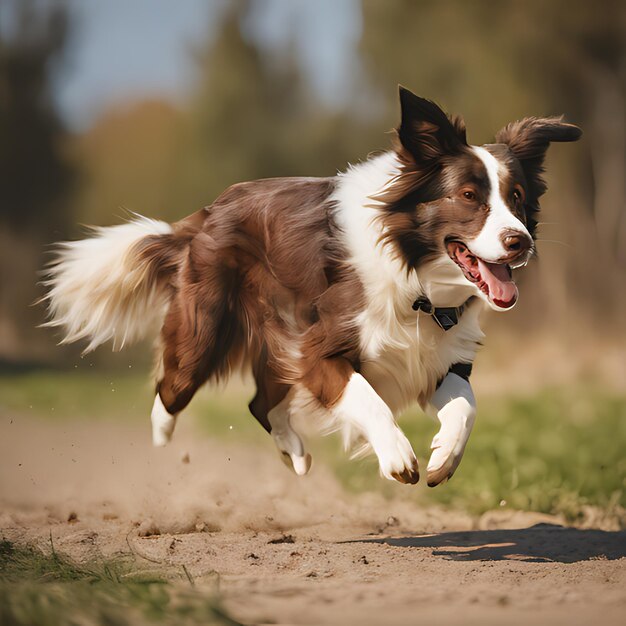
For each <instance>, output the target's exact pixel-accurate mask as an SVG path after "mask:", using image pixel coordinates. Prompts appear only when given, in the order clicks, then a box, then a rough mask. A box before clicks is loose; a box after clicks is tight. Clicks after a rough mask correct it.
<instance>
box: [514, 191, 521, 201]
mask: <svg viewBox="0 0 626 626" xmlns="http://www.w3.org/2000/svg"><path fill="white" fill-rule="evenodd" d="M521 199H522V192H521V191H520V190H519V189H517V188H516V189H513V200H515V202H519V201H520V200H521Z"/></svg>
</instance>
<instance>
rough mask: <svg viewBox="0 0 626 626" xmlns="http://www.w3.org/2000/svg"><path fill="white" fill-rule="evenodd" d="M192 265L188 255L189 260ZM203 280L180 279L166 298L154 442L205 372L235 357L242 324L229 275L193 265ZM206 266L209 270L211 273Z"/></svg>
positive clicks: (220, 373) (217, 370)
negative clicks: (166, 309)
mask: <svg viewBox="0 0 626 626" xmlns="http://www.w3.org/2000/svg"><path fill="white" fill-rule="evenodd" d="M189 264H190V265H191V261H190V262H189ZM192 269H193V270H194V271H195V272H196V273H200V272H202V275H203V276H204V277H205V278H206V279H207V280H206V284H204V283H203V284H202V285H201V286H200V287H201V288H198V284H196V283H191V282H188V283H183V286H182V287H181V288H180V290H179V291H178V292H177V293H176V295H175V297H174V299H173V300H172V302H171V304H170V309H169V311H168V313H167V316H166V318H165V323H164V325H163V329H162V332H161V336H162V344H163V363H162V373H161V376H160V377H159V380H158V382H157V395H156V398H155V400H154V406H153V408H152V416H151V417H152V435H153V443H154V445H156V446H162V445H165V444H166V443H167V442H168V441H169V440H170V439H171V437H172V434H173V431H174V427H175V425H176V417H177V416H178V414H179V413H180V412H181V411H182V410H183V409H184V408H185V407H186V406H187V405H188V404H189V402H190V401H191V399H192V398H193V396H194V394H195V393H196V391H197V390H198V389H199V387H201V386H202V385H203V384H204V383H205V382H206V381H207V380H208V379H209V378H216V379H219V378H220V377H224V376H226V375H227V374H228V373H229V371H230V367H231V365H232V362H233V361H236V360H237V359H238V356H239V355H238V349H239V351H240V348H241V346H240V344H241V330H240V325H239V319H238V316H237V313H236V301H235V299H234V298H232V297H230V293H229V292H230V289H229V287H230V285H229V284H228V282H227V279H228V278H229V276H228V275H227V274H226V272H224V271H222V272H221V274H220V273H219V268H218V269H216V268H213V267H211V268H207V267H206V265H205V266H201V267H198V266H197V265H196V266H193V268H192ZM209 272H210V274H209Z"/></svg>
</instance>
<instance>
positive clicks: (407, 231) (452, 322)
mask: <svg viewBox="0 0 626 626" xmlns="http://www.w3.org/2000/svg"><path fill="white" fill-rule="evenodd" d="M400 108H401V122H400V124H399V126H398V128H397V129H396V130H397V137H396V138H395V140H394V145H393V147H392V149H390V150H389V151H387V152H383V153H379V154H377V155H374V156H370V157H369V158H368V159H367V160H366V161H364V162H362V163H359V164H358V165H355V166H350V167H349V168H348V169H347V171H345V172H344V173H340V174H338V175H336V176H333V177H329V178H273V179H264V180H257V181H254V182H243V183H237V184H235V185H233V186H231V187H229V188H228V189H227V190H226V191H224V192H223V193H222V195H220V196H219V197H218V198H217V199H216V200H215V201H214V202H213V203H212V204H211V205H210V206H207V207H206V208H204V209H202V210H200V211H198V212H196V213H194V214H192V215H190V216H188V217H186V218H184V219H182V220H181V221H178V222H176V223H173V224H171V225H170V224H167V223H165V222H162V221H157V220H153V219H148V218H144V217H141V216H136V217H135V218H133V219H132V220H130V221H129V222H128V223H125V224H122V225H118V226H113V227H106V228H95V229H94V230H93V233H92V237H90V238H88V239H85V240H81V241H74V242H66V243H62V244H60V247H59V248H58V250H57V253H56V256H55V257H54V259H53V261H52V262H51V264H50V265H49V267H48V276H47V280H46V281H45V284H46V285H47V287H48V291H47V293H46V295H45V296H44V300H46V301H47V305H48V313H49V321H48V322H47V325H48V326H53V327H56V326H60V327H62V328H63V329H64V338H63V340H62V343H67V342H73V341H77V340H83V339H87V340H88V345H87V347H86V351H89V350H92V349H94V348H95V347H96V346H98V345H100V344H102V343H104V342H106V341H109V340H112V341H113V347H114V349H116V348H121V347H123V346H124V345H125V344H127V343H129V342H130V341H133V340H135V339H138V338H141V337H143V336H146V335H149V334H150V333H151V332H152V331H151V329H154V331H155V332H157V333H158V332H159V329H160V343H159V348H158V367H157V369H158V372H157V382H156V396H155V400H154V406H153V409H152V415H151V419H152V429H153V443H154V444H155V445H156V446H161V445H165V444H166V443H167V442H168V441H169V440H170V438H171V436H172V434H173V431H174V427H175V424H176V419H177V417H178V415H179V414H180V412H181V411H183V410H184V409H185V407H186V406H187V405H188V404H189V402H190V400H191V399H192V397H193V396H194V394H195V392H196V391H197V389H198V388H199V387H200V386H202V385H203V384H204V383H206V382H207V381H209V382H216V381H220V380H223V379H226V378H228V376H229V375H230V374H231V372H233V371H234V370H238V369H243V370H244V371H250V372H251V373H252V375H253V377H254V381H255V383H256V395H255V396H254V398H253V399H252V401H251V402H250V404H249V409H250V412H251V413H252V415H253V416H254V417H255V418H256V419H257V420H258V421H259V422H260V424H261V425H262V426H263V427H264V428H265V430H266V431H267V432H268V433H270V434H271V436H272V437H273V438H274V441H275V443H276V445H277V447H278V450H279V451H280V453H281V454H282V455H283V457H284V460H285V462H286V463H287V464H288V465H289V466H290V467H291V468H292V469H293V470H294V471H295V473H296V474H299V475H302V474H306V473H307V472H308V471H309V469H310V467H311V456H310V454H309V453H308V452H307V451H306V449H305V445H304V442H303V438H302V436H301V434H299V433H298V432H297V423H298V422H299V421H301V420H303V419H304V420H315V421H316V423H317V424H318V425H320V426H321V427H322V428H323V429H324V430H326V431H333V430H339V431H341V432H342V435H343V439H344V442H345V445H346V447H355V448H358V450H359V451H365V450H368V449H373V451H374V453H375V454H376V456H377V458H378V463H379V466H380V473H381V475H382V476H384V477H385V478H388V479H395V480H397V481H399V482H401V483H407V484H415V483H417V481H418V480H419V470H418V462H417V459H416V457H415V454H414V452H413V449H412V447H411V444H410V443H409V441H408V440H407V438H406V437H405V435H404V434H403V432H402V431H401V430H400V428H399V427H398V425H397V423H396V419H395V416H397V415H398V414H399V413H400V412H401V411H403V410H404V409H406V408H407V407H408V405H410V404H411V403H415V402H417V403H418V404H419V405H420V406H421V407H422V409H423V410H424V411H425V412H427V413H431V414H432V415H433V416H434V417H436V418H437V419H438V420H439V422H440V424H441V427H440V430H439V432H438V433H437V434H436V436H435V437H434V439H433V442H432V454H431V457H430V460H429V462H428V466H427V482H428V485H429V486H435V485H438V484H440V483H442V482H445V481H446V480H447V479H449V478H450V477H451V476H452V474H453V473H454V472H455V470H456V469H457V466H458V465H459V462H460V461H461V458H462V456H463V452H464V449H465V446H466V443H467V441H468V437H469V436H470V433H471V430H472V426H473V423H474V420H475V416H476V403H475V399H474V395H473V393H472V388H471V386H470V383H469V378H470V373H471V368H472V362H473V361H474V357H475V355H476V351H477V348H478V347H479V345H480V344H481V340H482V339H483V333H482V332H481V329H480V325H479V314H480V312H481V311H482V310H483V309H485V308H490V309H493V310H496V311H507V310H510V309H511V308H512V307H513V306H514V305H515V303H516V301H517V298H518V290H517V287H516V285H515V282H514V281H513V278H512V270H513V269H515V268H519V267H521V266H523V265H525V264H526V263H527V261H528V260H529V259H530V258H531V257H532V256H533V253H534V251H535V233H536V229H537V220H538V212H539V198H540V196H541V195H542V194H543V193H544V192H545V191H546V184H545V182H544V180H543V179H542V173H543V163H544V157H545V154H546V150H547V148H548V146H549V144H550V143H551V142H555V141H560V142H563V141H575V140H577V139H578V138H579V137H580V135H581V131H580V129H579V128H578V127H576V126H574V125H572V124H568V123H565V122H564V121H563V118H562V117H550V118H534V117H530V118H525V119H522V120H520V121H516V122H513V123H511V124H509V125H508V126H506V127H505V128H503V129H502V130H500V131H499V132H498V133H497V135H496V143H493V144H488V145H484V146H481V147H477V146H472V145H469V144H468V143H467V139H466V130H465V125H464V122H463V121H462V119H461V118H460V117H448V116H447V115H446V114H445V113H444V112H443V111H442V109H441V108H439V106H437V105H436V104H435V103H434V102H432V101H430V100H426V99H424V98H420V97H418V96H416V95H415V94H413V93H411V92H410V91H409V90H407V89H405V88H402V87H400Z"/></svg>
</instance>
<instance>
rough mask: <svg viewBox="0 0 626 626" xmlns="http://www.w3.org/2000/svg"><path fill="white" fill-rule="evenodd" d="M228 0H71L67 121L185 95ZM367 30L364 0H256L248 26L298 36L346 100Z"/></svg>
mask: <svg viewBox="0 0 626 626" xmlns="http://www.w3.org/2000/svg"><path fill="white" fill-rule="evenodd" d="M13 1H14V2H19V1H20V0H13ZM54 1H55V0H39V1H38V2H36V4H47V3H48V4H49V3H51V2H54ZM227 2H228V0H67V4H68V5H69V7H70V10H71V17H72V22H71V25H72V30H71V39H70V45H69V47H68V50H67V53H66V59H65V60H66V63H65V64H64V72H63V74H61V75H60V76H59V78H58V80H57V83H56V97H57V101H58V104H59V108H60V111H61V114H62V117H63V118H64V120H65V122H66V123H67V125H68V126H69V127H70V128H71V129H72V130H75V131H81V130H85V129H87V128H89V127H90V126H91V125H92V124H93V123H94V122H95V120H96V119H97V118H98V117H99V116H100V115H101V114H102V113H103V112H104V110H106V109H107V108H108V107H109V106H111V105H112V104H115V103H118V102H122V101H128V100H132V99H139V98H144V97H151V96H158V97H165V98H168V99H172V100H174V101H176V100H178V101H181V100H182V99H183V98H184V96H185V94H186V93H188V91H189V89H191V87H192V86H193V82H194V63H193V60H192V56H191V51H192V49H193V47H194V45H199V44H200V43H201V42H204V41H206V39H207V37H211V36H213V35H215V33H216V32H217V30H218V28H219V24H220V19H221V16H222V14H223V11H224V8H225V7H226V5H227ZM1 4H4V3H0V21H4V22H5V25H7V24H9V26H10V13H9V11H8V10H7V8H8V9H10V5H11V0H9V1H8V2H7V3H6V4H4V11H2V6H1ZM0 27H1V25H0ZM5 27H7V26H5ZM361 28H362V24H361V13H360V6H359V2H358V0H341V1H337V0H315V2H311V1H309V0H253V13H252V17H251V19H250V21H249V23H247V24H246V25H245V30H244V34H245V36H247V37H250V38H251V39H253V40H256V41H258V42H259V43H261V44H262V45H264V46H267V47H268V48H270V49H273V50H280V49H281V46H282V45H283V44H285V43H286V42H288V41H289V40H293V41H295V44H296V49H297V51H298V54H299V57H300V61H301V63H302V67H303V69H304V71H305V72H306V74H307V75H308V77H309V78H310V80H311V83H312V85H313V87H314V89H315V90H316V91H317V93H318V94H319V95H320V97H321V98H322V99H323V100H324V101H325V102H327V103H328V104H331V105H333V104H335V105H339V104H341V103H342V89H341V87H342V84H343V83H344V82H346V81H350V79H351V77H352V76H353V74H354V72H355V71H356V69H355V67H356V60H355V47H356V45H357V43H358V39H359V36H360V33H361ZM345 91H346V90H343V93H345Z"/></svg>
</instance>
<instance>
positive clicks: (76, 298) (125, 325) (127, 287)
mask: <svg viewBox="0 0 626 626" xmlns="http://www.w3.org/2000/svg"><path fill="white" fill-rule="evenodd" d="M92 232H93V236H92V237H90V238H88V239H83V240H81V241H71V242H64V243H61V244H59V248H58V250H57V254H56V258H55V259H54V260H53V261H52V262H51V263H50V265H49V267H48V270H47V272H46V276H47V280H45V281H44V285H46V286H47V287H49V291H48V294H47V295H46V296H44V298H43V300H44V301H47V303H48V313H49V321H48V322H47V323H46V324H44V326H60V327H62V328H63V330H64V338H63V339H62V341H61V343H71V342H73V341H77V340H79V339H87V340H88V341H89V344H88V345H87V347H86V348H85V352H90V351H91V350H93V349H94V348H96V347H97V346H99V345H100V344H102V343H104V342H105V341H108V340H109V339H112V340H113V349H114V350H119V349H121V348H122V347H123V346H124V345H125V344H127V343H130V342H131V341H134V340H136V339H140V338H142V337H144V336H146V335H147V334H148V333H150V332H151V331H153V330H154V329H155V328H156V327H157V325H158V324H160V323H162V320H163V317H164V315H165V311H166V307H167V301H168V297H167V289H166V288H165V285H164V281H163V280H161V278H162V276H161V275H160V274H159V271H160V268H159V267H155V265H158V264H159V262H160V261H161V262H162V261H163V260H164V257H167V251H166V249H167V248H169V247H172V243H173V239H174V235H173V229H172V227H171V226H170V225H169V224H167V223H165V222H161V221H158V220H152V219H148V218H145V217H141V216H137V217H136V218H134V219H133V220H131V221H130V222H128V223H126V224H121V225H119V226H110V227H106V228H101V227H96V228H93V229H92ZM175 247H176V246H175V245H174V246H173V248H175Z"/></svg>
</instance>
